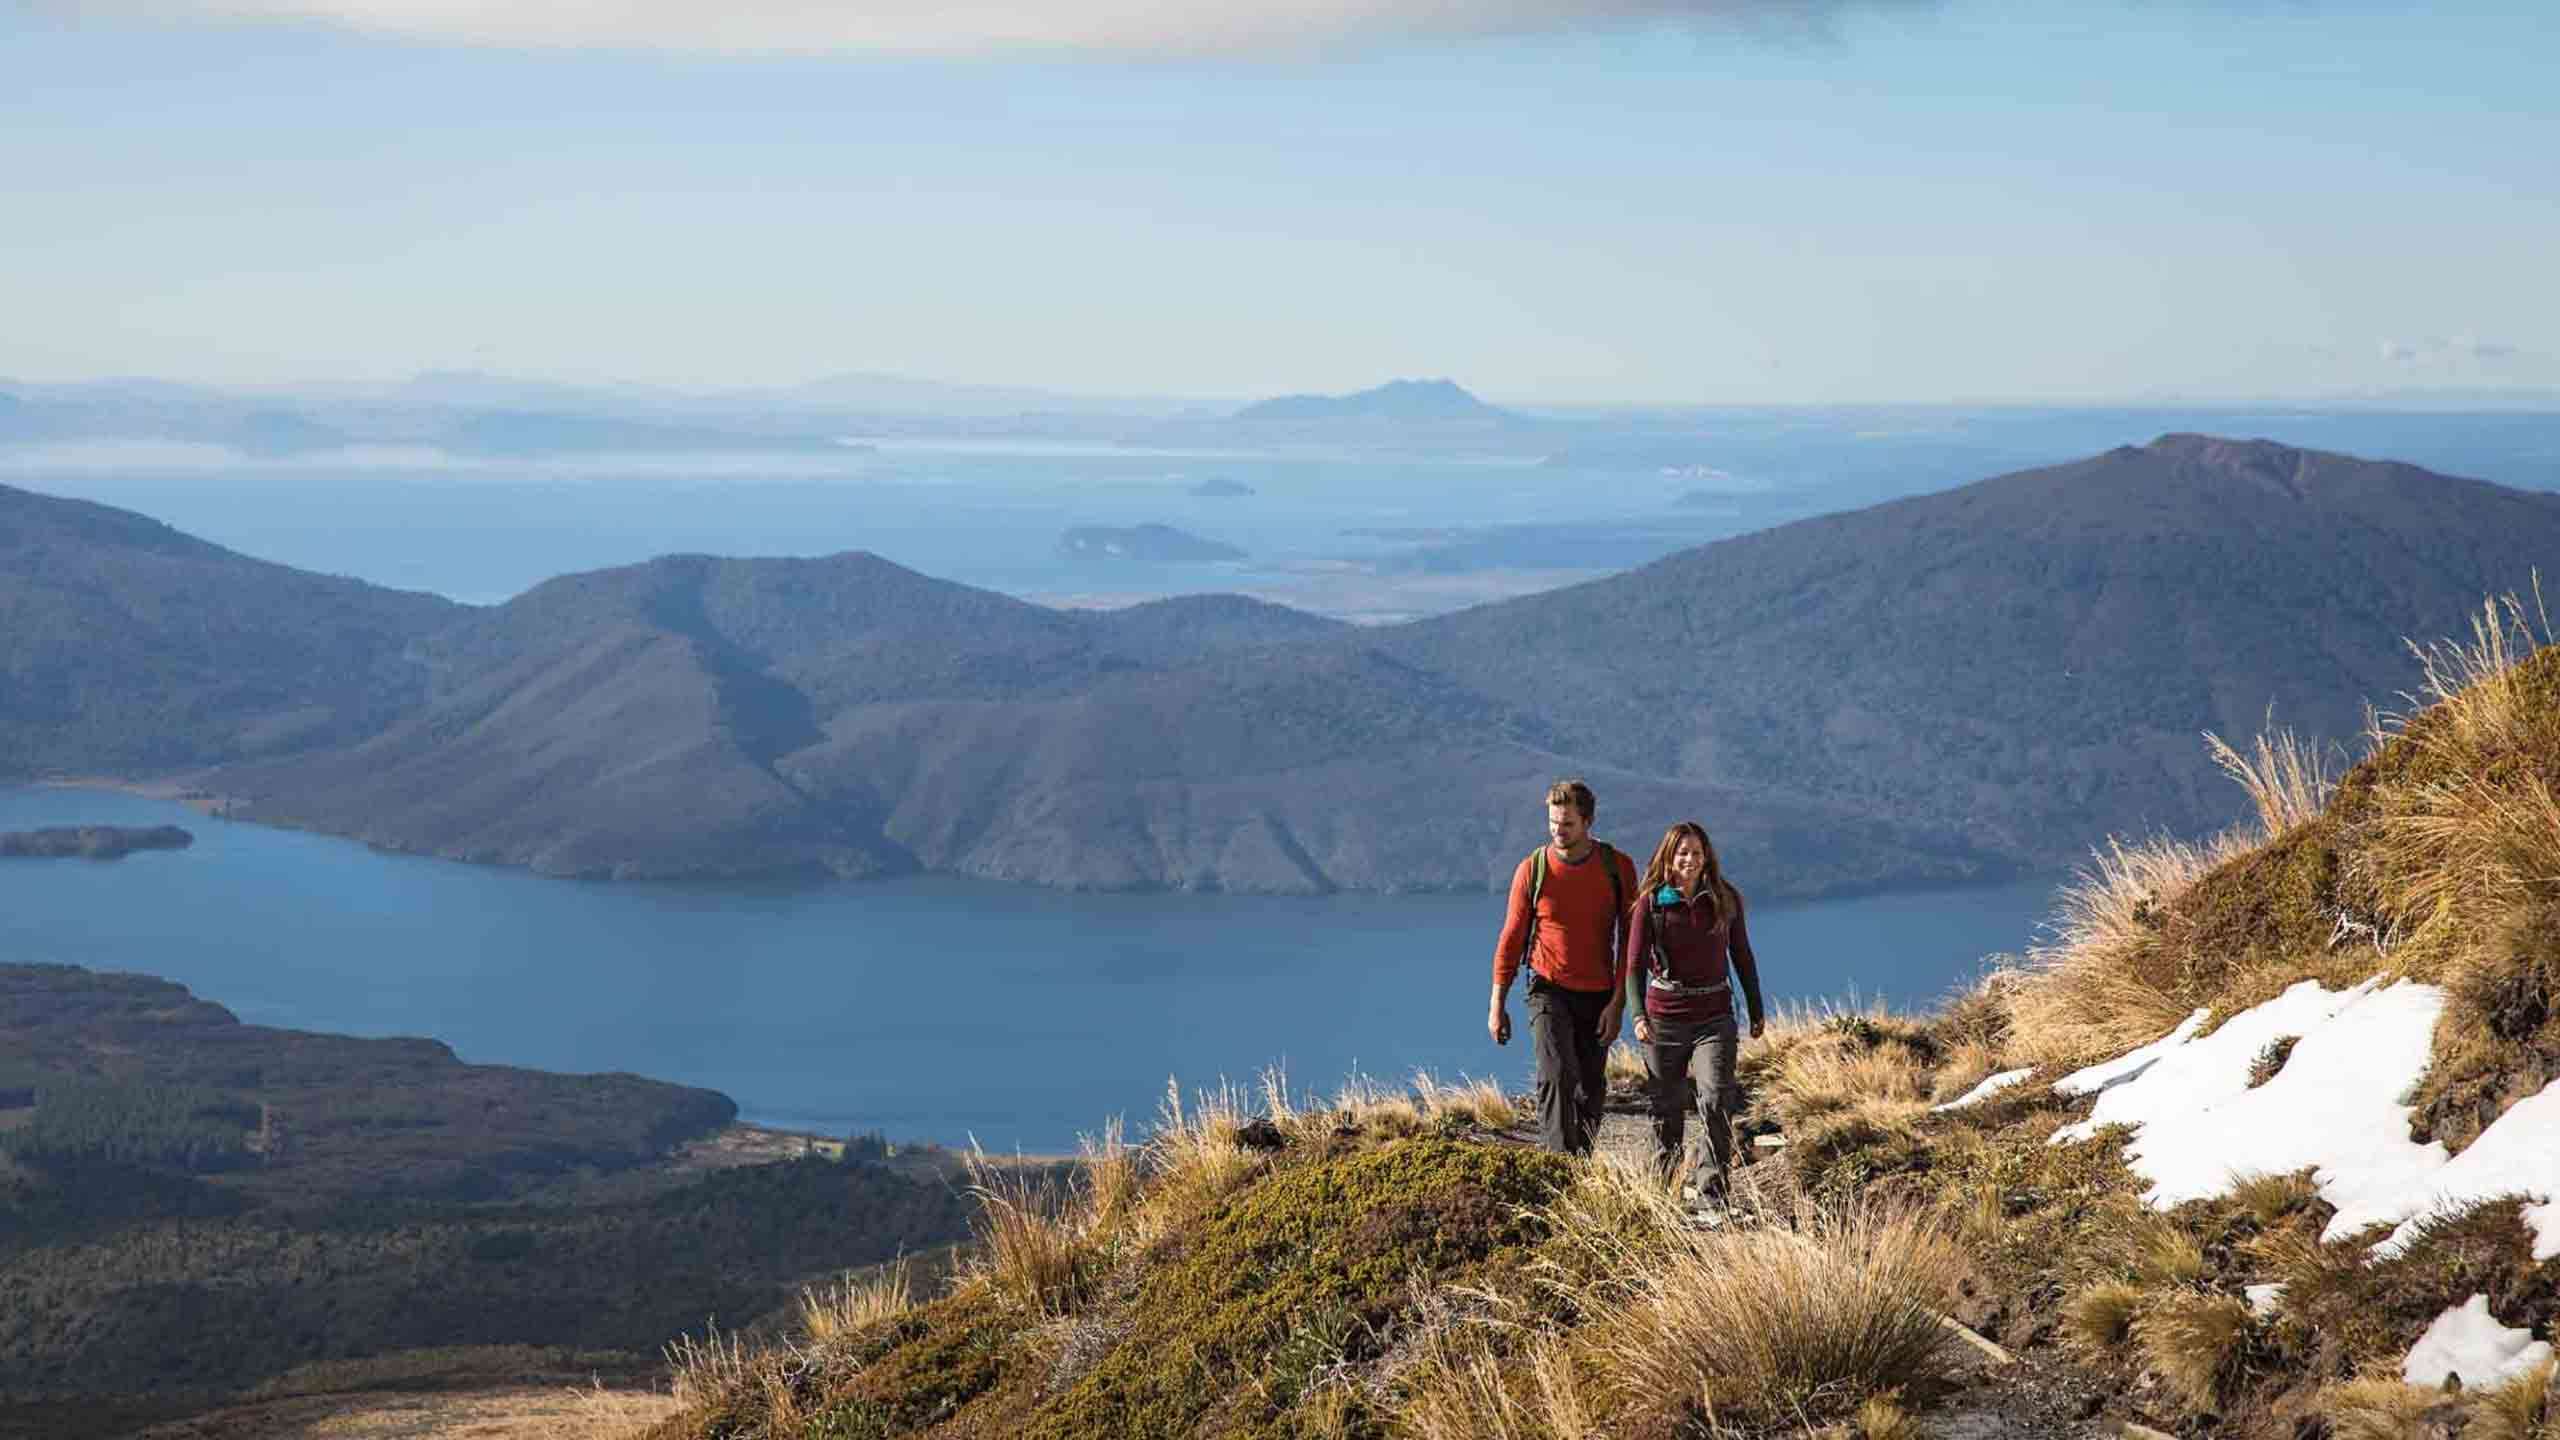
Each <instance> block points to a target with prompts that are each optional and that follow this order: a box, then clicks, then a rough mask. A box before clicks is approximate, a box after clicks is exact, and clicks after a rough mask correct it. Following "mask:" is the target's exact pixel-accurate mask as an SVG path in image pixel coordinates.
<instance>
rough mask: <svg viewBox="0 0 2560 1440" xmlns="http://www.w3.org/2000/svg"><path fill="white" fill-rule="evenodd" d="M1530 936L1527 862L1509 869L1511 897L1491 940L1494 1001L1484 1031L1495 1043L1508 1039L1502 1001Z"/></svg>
mask: <svg viewBox="0 0 2560 1440" xmlns="http://www.w3.org/2000/svg"><path fill="white" fill-rule="evenodd" d="M1528 938H1529V862H1528V861H1526V860H1523V861H1521V862H1520V868H1519V869H1517V870H1514V871H1512V872H1511V900H1510V904H1509V907H1508V908H1507V909H1506V910H1504V912H1503V917H1502V936H1501V938H1500V939H1497V940H1495V941H1494V942H1493V1003H1492V1005H1491V1007H1490V1009H1489V1010H1488V1012H1487V1013H1486V1015H1485V1021H1484V1028H1485V1033H1486V1034H1488V1035H1490V1036H1492V1037H1493V1043H1494V1044H1496V1045H1506V1044H1509V1043H1510V1041H1511V1024H1510V1017H1509V1016H1507V1015H1505V1014H1504V1013H1503V1011H1502V1002H1503V1000H1504V998H1505V997H1506V996H1508V995H1509V994H1510V993H1511V980H1512V977H1513V976H1515V975H1517V974H1518V973H1519V971H1520V947H1521V946H1522V945H1523V944H1524V943H1526V942H1527V940H1528Z"/></svg>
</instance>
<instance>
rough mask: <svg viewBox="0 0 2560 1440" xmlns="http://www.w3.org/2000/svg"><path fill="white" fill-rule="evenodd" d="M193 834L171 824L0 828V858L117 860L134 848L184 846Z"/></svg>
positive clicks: (156, 848)
mask: <svg viewBox="0 0 2560 1440" xmlns="http://www.w3.org/2000/svg"><path fill="white" fill-rule="evenodd" d="M194 843H196V837H195V836H193V835H191V834H189V833H187V832H186V831H185V830H182V829H180V828H178V827H177V826H175V825H49V826H46V827H45V828H43V829H41V830H0V859H35V860H51V859H63V858H67V857H70V856H78V857H80V858H82V859H85V860H121V859H123V858H124V857H125V856H127V855H130V854H132V853H133V852H134V851H136V850H184V849H186V848H187V847H188V846H190V845H193V844H194Z"/></svg>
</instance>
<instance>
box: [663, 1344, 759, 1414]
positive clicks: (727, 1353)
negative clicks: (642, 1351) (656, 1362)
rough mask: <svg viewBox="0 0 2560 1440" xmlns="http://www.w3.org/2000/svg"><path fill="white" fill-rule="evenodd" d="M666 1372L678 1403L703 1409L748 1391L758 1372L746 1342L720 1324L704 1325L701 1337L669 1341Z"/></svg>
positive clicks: (690, 1407) (691, 1407)
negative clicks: (721, 1330)
mask: <svg viewBox="0 0 2560 1440" xmlns="http://www.w3.org/2000/svg"><path fill="white" fill-rule="evenodd" d="M666 1355H667V1371H668V1374H669V1376H670V1378H671V1380H672V1382H673V1388H674V1390H675V1397H676V1404H678V1405H679V1406H682V1407H684V1408H686V1409H701V1408H707V1407H710V1406H713V1405H717V1404H719V1403H720V1402H721V1401H722V1400H724V1399H726V1398H727V1397H728V1396H730V1395H732V1394H734V1393H736V1392H737V1391H739V1390H742V1389H744V1388H746V1386H747V1384H748V1383H749V1380H750V1378H751V1376H752V1375H753V1372H754V1369H755V1363H754V1357H753V1356H751V1355H750V1354H749V1353H748V1350H747V1347H746V1343H745V1342H744V1341H743V1340H741V1339H739V1337H738V1336H737V1335H736V1334H734V1333H732V1334H730V1335H727V1336H723V1335H722V1334H721V1333H720V1327H719V1326H718V1325H716V1324H715V1325H709V1326H705V1327H704V1330H703V1333H702V1335H701V1336H700V1337H698V1338H697V1337H696V1336H693V1335H691V1334H684V1335H679V1336H677V1337H676V1338H675V1339H673V1340H671V1341H669V1342H667V1349H666Z"/></svg>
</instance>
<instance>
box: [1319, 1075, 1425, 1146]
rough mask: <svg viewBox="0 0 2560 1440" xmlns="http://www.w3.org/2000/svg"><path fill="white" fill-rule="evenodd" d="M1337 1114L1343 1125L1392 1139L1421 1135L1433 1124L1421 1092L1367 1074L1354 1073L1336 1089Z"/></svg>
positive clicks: (1335, 1110) (1335, 1103) (1335, 1107)
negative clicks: (1430, 1123) (1417, 1092)
mask: <svg viewBox="0 0 2560 1440" xmlns="http://www.w3.org/2000/svg"><path fill="white" fill-rule="evenodd" d="M1333 1115H1334V1117H1335V1119H1336V1121H1337V1122H1339V1123H1340V1124H1341V1125H1343V1126H1346V1127H1348V1128H1350V1129H1353V1130H1358V1131H1362V1132H1364V1133H1366V1134H1369V1135H1372V1136H1376V1137H1378V1138H1381V1139H1388V1140H1400V1139H1403V1138H1405V1137H1407V1136H1410V1135H1419V1134H1421V1133H1422V1132H1423V1130H1424V1129H1425V1128H1426V1127H1427V1125H1428V1123H1429V1121H1428V1117H1427V1116H1426V1115H1425V1113H1424V1110H1423V1098H1422V1097H1421V1096H1420V1095H1417V1094H1416V1093H1414V1091H1412V1090H1411V1089H1407V1088H1400V1087H1396V1086H1391V1085H1388V1084H1386V1083H1384V1082H1382V1081H1378V1080H1373V1079H1371V1078H1369V1077H1368V1076H1365V1075H1354V1076H1352V1077H1351V1078H1350V1079H1348V1080H1346V1081H1344V1082H1343V1085H1342V1088H1341V1089H1339V1090H1336V1091H1335V1092H1334V1094H1333Z"/></svg>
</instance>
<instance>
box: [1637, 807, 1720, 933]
mask: <svg viewBox="0 0 2560 1440" xmlns="http://www.w3.org/2000/svg"><path fill="white" fill-rule="evenodd" d="M1683 840H1695V841H1697V842H1698V848H1699V849H1701V850H1704V851H1706V852H1707V864H1706V868H1705V869H1703V870H1700V871H1699V872H1698V893H1699V895H1701V896H1702V897H1704V898H1705V900H1706V902H1707V923H1709V924H1711V925H1721V924H1723V923H1724V922H1725V921H1726V920H1727V919H1729V918H1731V917H1733V916H1736V915H1739V914H1741V913H1742V892H1741V891H1739V890H1736V889H1734V888H1733V882H1732V881H1730V880H1727V879H1725V878H1724V864H1723V862H1722V861H1719V860H1718V859H1716V842H1714V841H1713V840H1710V839H1708V838H1707V827H1706V826H1704V825H1701V824H1699V823H1698V822H1697V821H1695V820H1683V821H1681V822H1680V823H1679V824H1677V825H1674V826H1672V827H1671V828H1670V829H1668V830H1665V831H1663V832H1662V843H1661V844H1659V845H1656V846H1654V847H1653V860H1652V862H1651V863H1649V864H1647V865H1646V866H1645V867H1644V883H1643V884H1641V885H1638V886H1637V887H1636V903H1637V904H1639V905H1641V904H1643V903H1644V901H1645V897H1647V896H1649V895H1651V894H1652V893H1653V892H1654V891H1656V890H1659V889H1661V888H1662V887H1663V886H1665V885H1669V884H1670V883H1671V855H1672V852H1673V851H1676V850H1678V849H1679V848H1680V842H1681V841H1683ZM1630 908H1632V907H1630Z"/></svg>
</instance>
